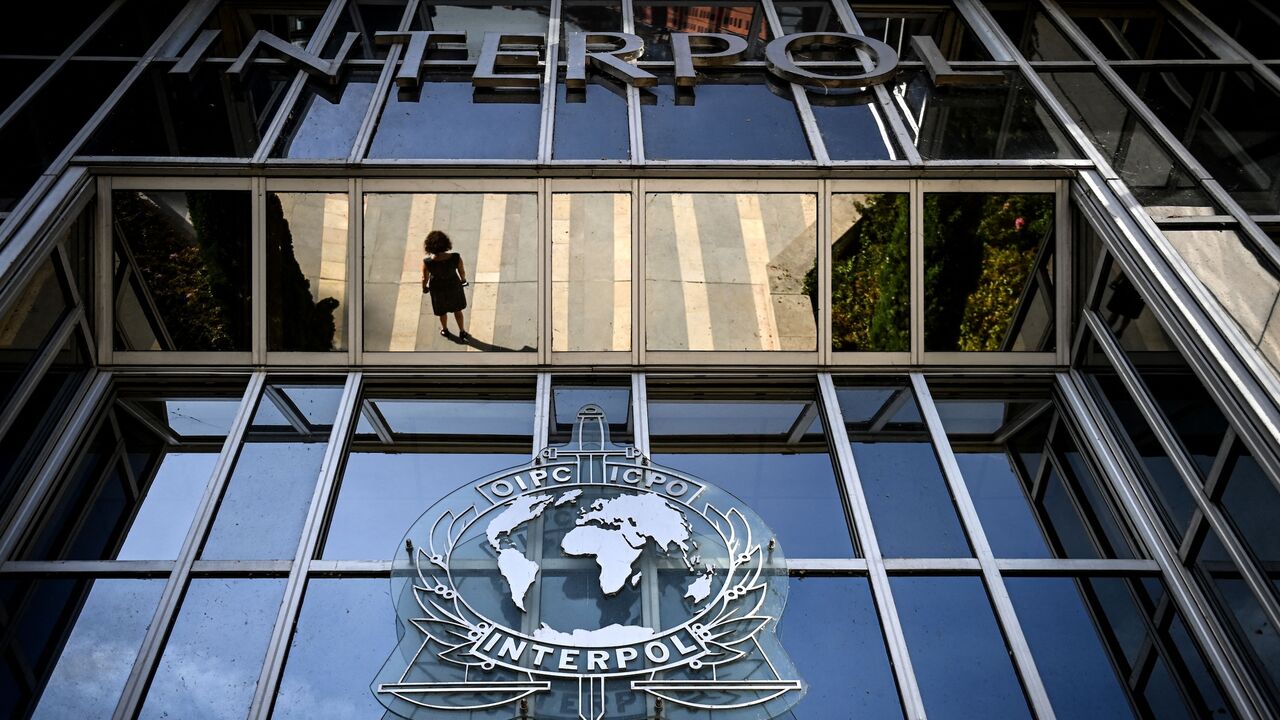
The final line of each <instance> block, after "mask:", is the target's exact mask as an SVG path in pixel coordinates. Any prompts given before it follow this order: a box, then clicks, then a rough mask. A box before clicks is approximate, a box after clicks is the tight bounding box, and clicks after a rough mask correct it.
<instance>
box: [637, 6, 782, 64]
mask: <svg viewBox="0 0 1280 720" xmlns="http://www.w3.org/2000/svg"><path fill="white" fill-rule="evenodd" d="M635 24H636V34H637V35H639V36H640V37H641V39H643V40H644V47H645V55H644V57H645V59H646V60H670V59H671V44H670V42H669V41H670V39H671V33H677V32H685V33H694V32H712V33H725V34H728V35H737V36H738V37H741V38H745V39H746V40H747V43H748V45H747V53H746V55H745V58H746V59H749V60H763V59H764V46H765V43H766V42H767V41H768V38H769V32H768V21H767V20H766V19H765V13H764V9H763V8H761V7H760V3H759V2H757V1H755V0H734V1H733V2H725V3H721V2H710V3H705V4H685V3H682V2H681V3H676V2H668V1H666V0H657V2H653V1H650V0H636V2H635ZM649 48H653V50H652V51H650V49H649Z"/></svg>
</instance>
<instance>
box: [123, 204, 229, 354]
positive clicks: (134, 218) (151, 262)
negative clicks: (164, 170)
mask: <svg viewBox="0 0 1280 720" xmlns="http://www.w3.org/2000/svg"><path fill="white" fill-rule="evenodd" d="M250 215H251V204H250V200H249V193H248V192H247V191H245V192H241V191H225V190H191V191H186V192H183V191H168V190H165V191H155V190H148V191H136V190H120V191H116V192H114V193H112V216H113V219H114V223H113V226H114V228H115V238H116V250H117V253H118V254H119V255H120V258H119V259H120V260H121V261H122V262H123V263H124V264H125V265H126V266H127V268H128V270H129V274H130V276H131V277H132V278H133V281H132V282H130V283H129V285H127V286H124V287H121V286H120V285H117V286H116V288H115V294H116V298H117V307H118V308H123V311H124V312H126V314H125V315H123V316H122V317H119V318H117V321H118V322H117V325H118V326H120V325H121V324H124V327H123V328H121V330H122V332H119V333H117V335H116V349H117V350H249V349H250V338H249V331H250V300H249V293H250V286H251V282H250V281H251V278H250V263H251V253H250V247H249V245H250V242H249V238H250V234H251V230H252V221H251V218H250ZM117 277H119V276H117ZM130 298H131V299H132V304H130V303H129V302H127V300H128V299H130ZM128 307H137V308H139V309H140V311H141V312H142V314H143V316H142V317H141V318H133V317H132V316H130V315H128V314H127V309H128ZM139 328H146V330H147V331H148V332H149V334H144V333H143V331H142V330H141V329H139Z"/></svg>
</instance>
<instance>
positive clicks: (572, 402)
mask: <svg viewBox="0 0 1280 720" xmlns="http://www.w3.org/2000/svg"><path fill="white" fill-rule="evenodd" d="M559 380H560V379H559V378H557V383H556V384H555V385H553V386H552V388H551V430H550V441H551V443H553V444H555V443H565V442H569V437H570V434H571V432H572V431H573V429H574V427H575V426H576V424H577V421H578V411H579V410H581V409H582V407H583V406H584V405H589V404H590V405H596V406H598V407H599V408H600V409H601V410H603V411H604V416H605V422H607V423H608V424H609V439H610V440H612V441H613V442H615V443H619V444H629V443H631V442H633V441H634V435H633V432H632V417H631V416H632V412H631V385H630V383H627V384H618V385H604V384H601V385H588V384H585V383H583V384H578V383H577V382H576V381H574V380H565V381H563V382H559Z"/></svg>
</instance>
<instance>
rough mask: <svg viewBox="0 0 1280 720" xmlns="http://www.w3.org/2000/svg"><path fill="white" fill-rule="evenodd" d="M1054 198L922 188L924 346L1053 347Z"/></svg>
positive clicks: (1042, 349)
mask: <svg viewBox="0 0 1280 720" xmlns="http://www.w3.org/2000/svg"><path fill="white" fill-rule="evenodd" d="M1053 205H1054V198H1053V196H1052V195H1040V194H1036V195H994V194H993V195H987V194H978V193H946V194H930V195H926V196H925V204H924V260H925V271H924V284H925V289H924V300H925V349H926V350H929V351H957V350H960V351H993V350H1001V351H1040V352H1046V351H1051V350H1053V349H1054V347H1055V346H1056V344H1055V338H1054V335H1055V332H1054V321H1053V308H1054V300H1053V298H1054V285H1053V262H1052V259H1053V245H1054V207H1053Z"/></svg>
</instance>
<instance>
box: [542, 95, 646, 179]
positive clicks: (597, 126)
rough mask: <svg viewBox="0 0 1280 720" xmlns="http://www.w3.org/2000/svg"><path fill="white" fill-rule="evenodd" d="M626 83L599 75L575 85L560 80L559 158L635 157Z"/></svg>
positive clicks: (553, 151)
mask: <svg viewBox="0 0 1280 720" xmlns="http://www.w3.org/2000/svg"><path fill="white" fill-rule="evenodd" d="M628 122H629V120H628V114H627V90H626V86H625V85H620V84H618V83H614V82H611V81H609V80H607V79H605V78H603V77H600V76H598V75H593V76H591V77H589V78H588V80H587V85H586V87H584V88H581V89H576V90H575V89H573V88H570V87H568V86H567V85H565V84H564V79H563V78H561V80H560V82H559V83H557V84H556V114H555V138H554V143H553V146H552V149H551V157H552V158H553V159H555V160H627V159H629V158H630V157H631V135H630V132H631V131H630V128H629V127H628Z"/></svg>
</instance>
